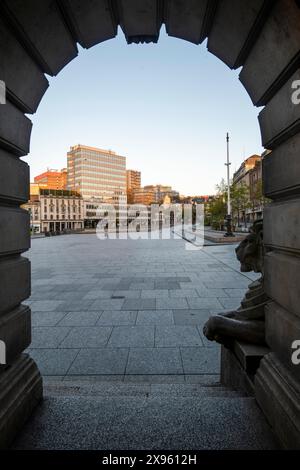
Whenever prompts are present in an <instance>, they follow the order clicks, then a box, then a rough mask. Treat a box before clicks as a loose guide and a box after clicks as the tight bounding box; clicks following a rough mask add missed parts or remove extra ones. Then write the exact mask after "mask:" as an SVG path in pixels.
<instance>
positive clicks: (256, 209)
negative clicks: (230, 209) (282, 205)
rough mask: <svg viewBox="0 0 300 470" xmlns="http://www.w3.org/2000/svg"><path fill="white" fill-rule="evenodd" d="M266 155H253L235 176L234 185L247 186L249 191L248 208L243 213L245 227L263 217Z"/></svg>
mask: <svg viewBox="0 0 300 470" xmlns="http://www.w3.org/2000/svg"><path fill="white" fill-rule="evenodd" d="M263 157H264V154H263V155H262V156H261V155H251V156H250V157H248V158H247V159H246V160H245V161H244V162H243V163H242V164H241V166H240V167H239V169H238V170H237V171H236V172H235V173H234V175H233V184H237V185H242V184H243V185H245V186H246V187H247V188H248V190H249V201H248V204H247V205H248V207H246V208H245V209H244V210H242V211H241V216H242V219H243V220H244V224H245V225H249V224H252V222H253V221H254V220H256V219H259V218H261V217H262V216H263V205H264V198H263V195H262V159H263Z"/></svg>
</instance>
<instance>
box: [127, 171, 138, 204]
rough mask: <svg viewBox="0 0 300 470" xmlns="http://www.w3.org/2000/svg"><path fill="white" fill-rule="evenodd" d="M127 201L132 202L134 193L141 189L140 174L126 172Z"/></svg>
mask: <svg viewBox="0 0 300 470" xmlns="http://www.w3.org/2000/svg"><path fill="white" fill-rule="evenodd" d="M126 185H127V201H128V203H129V204H132V203H133V202H134V191H137V190H139V189H141V172H140V171H136V170H127V171H126Z"/></svg>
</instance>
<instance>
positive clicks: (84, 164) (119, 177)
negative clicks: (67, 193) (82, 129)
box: [67, 145, 126, 203]
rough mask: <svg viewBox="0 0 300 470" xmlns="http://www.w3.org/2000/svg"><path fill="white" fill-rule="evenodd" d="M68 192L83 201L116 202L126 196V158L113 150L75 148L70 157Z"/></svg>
mask: <svg viewBox="0 0 300 470" xmlns="http://www.w3.org/2000/svg"><path fill="white" fill-rule="evenodd" d="M67 159H68V183H67V187H68V189H69V190H72V191H76V192H78V193H80V194H81V195H82V197H83V198H84V199H91V198H96V199H99V200H100V201H102V202H105V203H114V201H116V199H117V198H118V197H119V195H120V194H122V195H126V157H123V156H121V155H117V154H116V153H115V152H113V151H112V150H102V149H98V148H95V147H88V146H86V145H75V146H73V147H71V149H70V151H69V152H68V154H67Z"/></svg>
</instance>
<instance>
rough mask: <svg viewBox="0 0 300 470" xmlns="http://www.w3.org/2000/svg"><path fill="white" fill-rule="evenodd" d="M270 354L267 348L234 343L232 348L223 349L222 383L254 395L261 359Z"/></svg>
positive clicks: (238, 342)
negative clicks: (255, 378)
mask: <svg viewBox="0 0 300 470" xmlns="http://www.w3.org/2000/svg"><path fill="white" fill-rule="evenodd" d="M269 352H270V350H269V348H268V347H267V346H259V345H254V344H248V343H243V342H240V341H234V343H233V345H232V348H231V349H228V348H225V347H224V346H222V349H221V382H222V384H224V385H226V386H228V387H231V388H234V389H237V390H241V391H243V392H244V393H246V394H247V395H251V396H253V395H254V376H255V373H256V371H257V369H258V367H259V364H260V361H261V359H262V358H263V357H264V356H265V355H266V354H268V353H269Z"/></svg>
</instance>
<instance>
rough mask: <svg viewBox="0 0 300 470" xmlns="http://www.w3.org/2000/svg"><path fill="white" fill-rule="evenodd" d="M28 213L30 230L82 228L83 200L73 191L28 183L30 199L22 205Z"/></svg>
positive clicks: (59, 230) (54, 230)
mask: <svg viewBox="0 0 300 470" xmlns="http://www.w3.org/2000/svg"><path fill="white" fill-rule="evenodd" d="M22 207H23V208H24V209H27V210H28V211H29V213H30V226H31V230H32V232H35V233H40V232H62V231H63V230H67V229H69V230H82V229H83V227H84V223H83V200H82V197H81V196H80V195H79V194H78V193H75V192H74V191H68V190H61V189H45V188H43V187H40V186H39V185H37V184H36V183H35V184H31V185H30V200H29V201H28V203H27V204H24V205H23V206H22Z"/></svg>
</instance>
